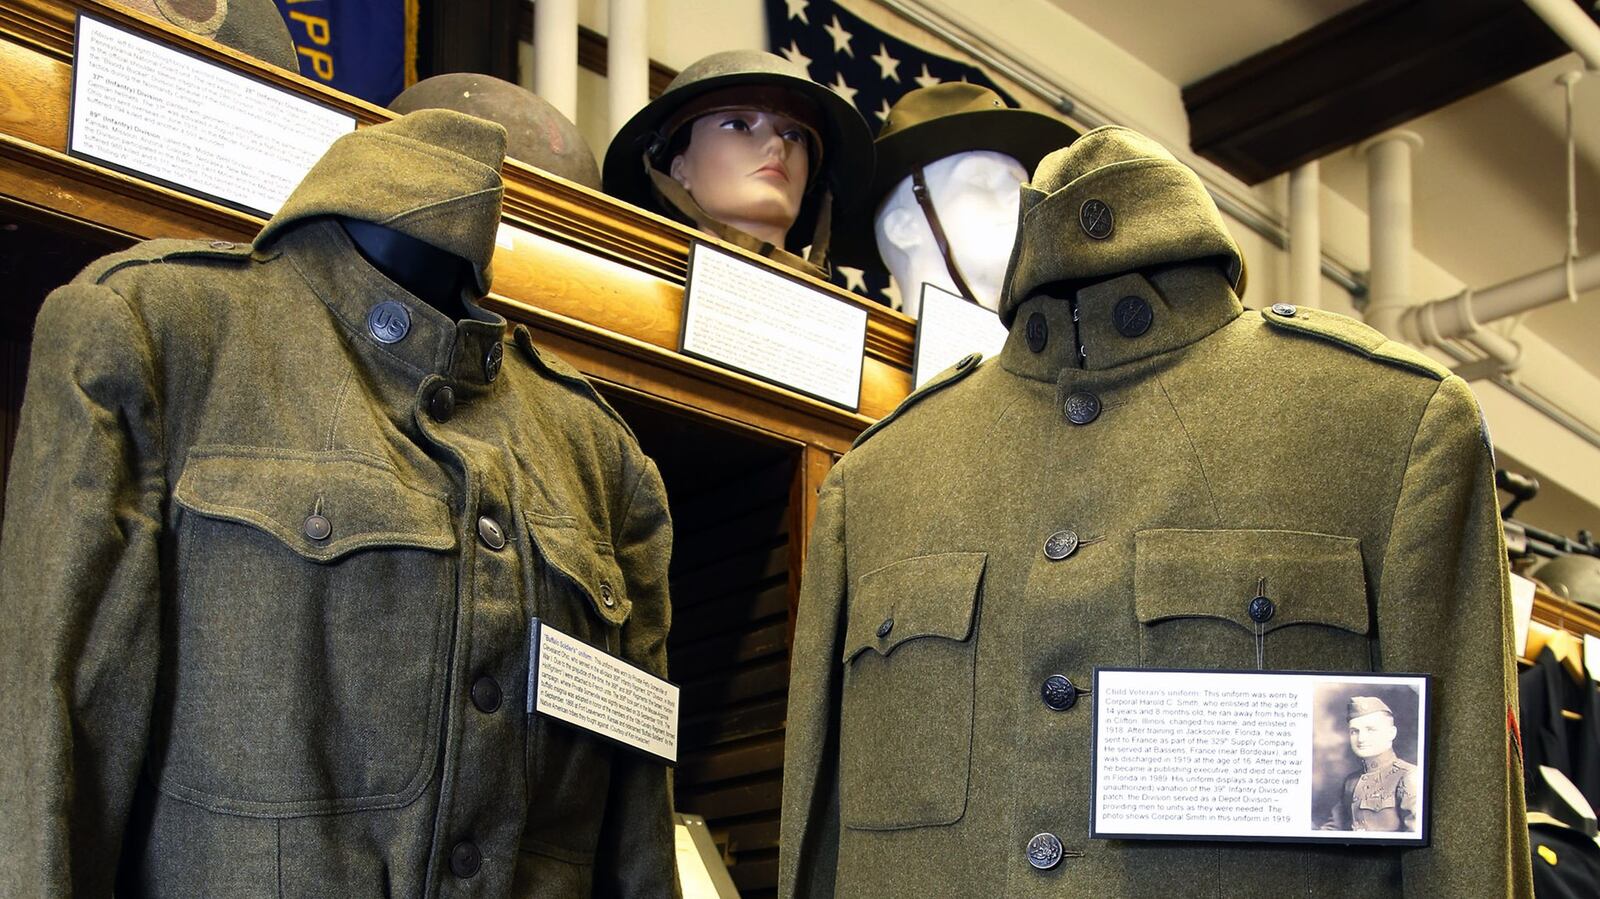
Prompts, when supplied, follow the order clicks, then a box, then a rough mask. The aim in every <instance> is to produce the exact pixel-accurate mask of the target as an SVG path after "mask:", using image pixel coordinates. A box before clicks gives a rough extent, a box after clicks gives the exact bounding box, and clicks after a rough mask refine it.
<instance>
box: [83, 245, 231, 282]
mask: <svg viewBox="0 0 1600 899" xmlns="http://www.w3.org/2000/svg"><path fill="white" fill-rule="evenodd" d="M250 253H251V247H250V244H248V243H235V242H233V241H231V240H174V239H169V238H163V239H160V240H147V241H144V242H143V243H137V244H134V245H133V246H131V247H129V248H128V249H126V250H123V251H122V252H120V253H112V254H111V255H109V256H104V257H101V258H100V259H97V260H95V261H94V262H91V263H89V266H88V267H87V268H85V269H84V270H83V272H82V273H81V274H79V275H78V277H77V278H76V279H74V280H76V281H78V282H83V283H89V284H104V283H105V282H106V279H108V278H110V277H111V276H112V275H114V274H116V273H117V272H119V271H122V270H123V269H126V268H130V267H133V266H139V265H152V264H155V263H161V262H168V261H177V260H185V259H213V260H237V261H242V260H245V259H249V258H250Z"/></svg>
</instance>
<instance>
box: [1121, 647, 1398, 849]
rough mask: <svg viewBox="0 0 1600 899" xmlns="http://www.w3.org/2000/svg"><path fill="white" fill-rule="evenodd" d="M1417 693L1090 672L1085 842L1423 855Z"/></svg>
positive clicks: (1365, 685) (1288, 674) (1322, 680)
mask: <svg viewBox="0 0 1600 899" xmlns="http://www.w3.org/2000/svg"><path fill="white" fill-rule="evenodd" d="M1428 687H1429V678H1428V676H1427V675H1414V674H1339V673H1334V674H1330V673H1325V672H1293V671H1190V670H1169V669H1124V668H1099V669H1096V670H1095V672H1094V693H1093V696H1094V738H1093V739H1094V753H1093V762H1092V768H1091V772H1090V776H1091V786H1090V811H1089V814H1090V821H1089V835H1090V836H1091V837H1093V838H1096V839H1166V840H1170V839H1193V840H1249V841H1256V842H1335V843H1361V844H1379V845H1405V846H1425V845H1427V843H1428V817H1429V815H1428V811H1429V808H1428V790H1427V782H1428V780H1427V779H1428V770H1427V764H1428V763H1427V759H1428V699H1429V694H1428Z"/></svg>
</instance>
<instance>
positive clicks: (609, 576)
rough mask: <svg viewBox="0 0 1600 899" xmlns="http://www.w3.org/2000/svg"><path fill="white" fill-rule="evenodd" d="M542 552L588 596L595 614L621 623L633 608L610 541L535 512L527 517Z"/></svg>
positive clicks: (548, 561) (553, 565)
mask: <svg viewBox="0 0 1600 899" xmlns="http://www.w3.org/2000/svg"><path fill="white" fill-rule="evenodd" d="M524 517H525V518H526V519H527V522H528V533H529V534H531V535H533V542H534V544H535V545H537V546H538V548H539V555H540V556H542V557H543V558H544V561H545V563H546V564H547V565H549V566H550V567H551V568H552V569H554V570H555V571H556V572H557V573H559V574H560V575H561V576H562V577H564V578H566V579H567V580H568V581H571V582H572V583H573V584H574V585H575V586H577V588H578V589H579V590H580V591H581V592H582V593H583V594H584V595H585V596H587V597H588V598H589V605H590V606H592V607H593V608H594V612H595V614H596V615H599V616H600V617H601V618H602V619H603V620H605V621H607V622H610V623H611V624H613V625H617V626H619V627H620V626H621V625H622V623H623V622H625V621H627V620H628V614H629V613H630V612H632V611H633V603H632V602H631V601H629V599H628V597H627V594H626V591H625V590H624V588H623V579H622V568H621V567H620V566H618V565H617V557H616V553H615V551H614V550H613V549H612V547H611V544H609V543H606V542H604V541H600V540H595V539H592V538H590V537H589V536H588V535H586V534H585V533H584V532H583V531H581V530H579V529H578V528H577V527H575V526H574V525H573V524H572V523H570V522H569V521H567V520H562V519H551V518H549V517H547V516H542V515H536V514H534V513H532V512H529V513H527V514H526V515H525V516H524Z"/></svg>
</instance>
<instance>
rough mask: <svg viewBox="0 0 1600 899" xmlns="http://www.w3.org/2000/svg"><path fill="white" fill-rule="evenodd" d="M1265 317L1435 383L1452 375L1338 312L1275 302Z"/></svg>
mask: <svg viewBox="0 0 1600 899" xmlns="http://www.w3.org/2000/svg"><path fill="white" fill-rule="evenodd" d="M1261 317H1262V318H1263V319H1265V320H1266V322H1267V324H1269V325H1272V326H1273V327H1274V328H1279V329H1281V330H1284V331H1292V332H1294V333H1296V334H1305V335H1307V336H1309V337H1316V338H1320V339H1322V340H1326V341H1328V342H1330V343H1336V344H1338V345H1340V346H1342V347H1344V348H1345V349H1348V350H1352V351H1354V352H1356V353H1359V354H1361V355H1363V356H1365V357H1367V358H1368V359H1375V360H1377V361H1379V362H1386V363H1388V364H1390V365H1395V366H1399V367H1400V368H1407V369H1410V370H1411V371H1414V372H1417V373H1419V374H1423V375H1427V376H1428V377H1430V378H1433V379H1435V380H1439V381H1442V380H1444V379H1445V378H1447V377H1449V376H1450V369H1448V368H1445V367H1444V366H1443V365H1440V364H1439V363H1437V362H1435V361H1433V360H1432V359H1430V358H1428V357H1427V356H1425V355H1423V354H1422V353H1419V352H1417V351H1416V350H1414V349H1412V348H1411V347H1409V346H1406V345H1405V344H1403V343H1400V342H1398V341H1395V340H1390V339H1389V338H1388V337H1385V336H1384V334H1383V332H1382V331H1379V330H1378V329H1376V328H1374V327H1372V326H1370V325H1367V324H1364V323H1362V322H1358V321H1356V320H1355V319H1353V318H1350V317H1349V316H1345V315H1340V314H1338V313H1337V312H1327V311H1324V310H1322V309H1307V308H1305V307H1304V306H1294V305H1291V304H1289V303H1274V304H1273V305H1271V306H1269V307H1267V308H1266V309H1263V310H1261Z"/></svg>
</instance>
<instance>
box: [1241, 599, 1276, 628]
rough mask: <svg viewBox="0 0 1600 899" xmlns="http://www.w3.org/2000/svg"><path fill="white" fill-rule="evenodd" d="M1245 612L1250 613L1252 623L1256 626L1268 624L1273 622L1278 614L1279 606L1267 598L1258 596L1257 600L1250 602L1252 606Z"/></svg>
mask: <svg viewBox="0 0 1600 899" xmlns="http://www.w3.org/2000/svg"><path fill="white" fill-rule="evenodd" d="M1245 611H1246V612H1247V613H1249V615H1250V620H1251V621H1254V622H1255V623H1256V624H1266V623H1267V622H1269V621H1271V620H1272V616H1273V615H1276V614H1277V612H1278V604H1277V603H1275V602H1273V601H1272V600H1270V599H1268V598H1266V597H1265V596H1257V597H1256V598H1255V599H1252V600H1250V604H1249V605H1248V606H1247V607H1246V608H1245Z"/></svg>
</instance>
